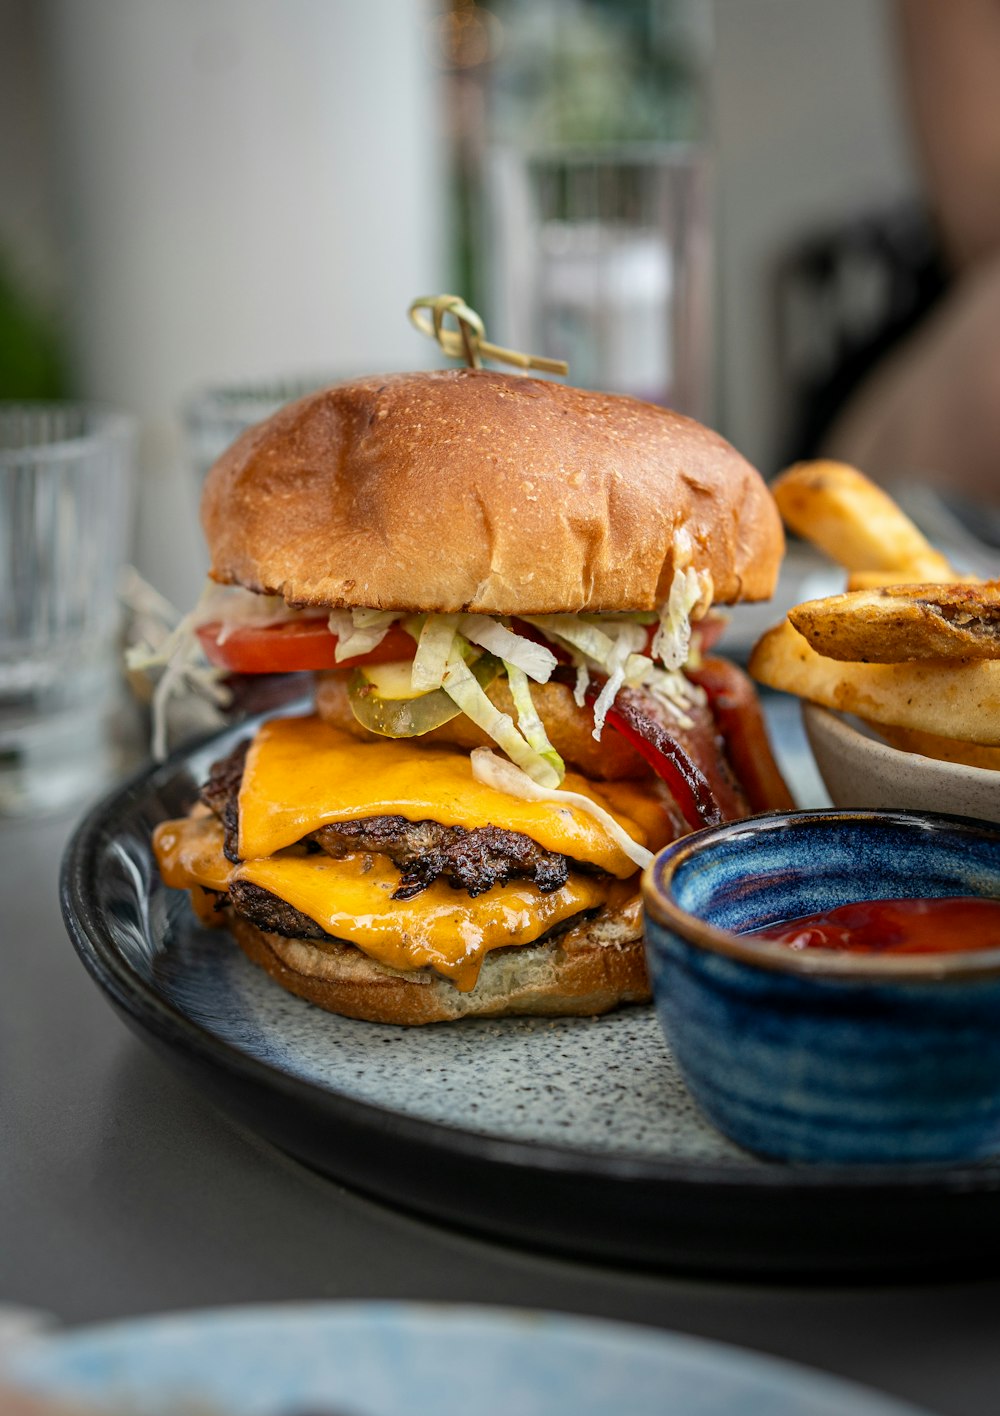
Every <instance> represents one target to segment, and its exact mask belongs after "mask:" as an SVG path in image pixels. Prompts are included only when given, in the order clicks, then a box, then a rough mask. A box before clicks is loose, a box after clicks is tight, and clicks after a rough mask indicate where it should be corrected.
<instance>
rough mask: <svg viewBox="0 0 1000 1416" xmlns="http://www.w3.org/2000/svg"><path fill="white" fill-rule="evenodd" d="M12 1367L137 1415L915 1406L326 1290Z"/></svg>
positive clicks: (523, 1320)
mask: <svg viewBox="0 0 1000 1416" xmlns="http://www.w3.org/2000/svg"><path fill="white" fill-rule="evenodd" d="M11 1376H12V1377H13V1379H14V1380H15V1381H16V1382H17V1383H18V1384H19V1385H22V1386H25V1387H27V1388H28V1389H30V1390H32V1391H36V1392H40V1393H45V1394H48V1395H53V1396H75V1397H77V1398H78V1399H80V1400H86V1401H90V1402H95V1401H98V1402H101V1403H102V1404H103V1403H107V1404H109V1405H111V1406H113V1409H114V1410H115V1411H125V1410H126V1409H127V1410H128V1411H130V1412H134V1413H135V1416H142V1413H147V1414H148V1416H153V1413H155V1416H163V1413H165V1412H166V1411H167V1410H168V1409H172V1410H176V1411H187V1412H190V1413H192V1416H193V1413H194V1412H195V1411H204V1412H209V1411H211V1412H213V1413H215V1416H227V1413H235V1412H239V1413H240V1416H292V1413H293V1412H294V1413H305V1412H307V1411H309V1412H314V1413H316V1416H319V1413H321V1412H322V1413H326V1416H336V1413H343V1414H344V1416H346V1413H348V1412H349V1413H350V1416H468V1413H469V1412H470V1411H475V1412H476V1413H477V1416H510V1413H511V1412H517V1413H519V1416H533V1413H537V1416H542V1413H544V1416H619V1413H621V1412H623V1411H628V1412H629V1413H630V1416H668V1413H671V1412H673V1413H677V1416H682V1413H683V1416H694V1413H697V1416H842V1413H843V1412H845V1411H850V1412H853V1413H855V1416H919V1413H917V1411H916V1409H915V1408H914V1407H912V1406H909V1405H906V1404H904V1403H902V1402H898V1401H893V1400H890V1399H889V1398H888V1397H884V1396H879V1395H877V1394H876V1393H875V1392H872V1391H867V1390H865V1389H864V1388H863V1387H859V1386H855V1385H854V1384H853V1383H849V1382H842V1381H838V1380H836V1379H835V1378H833V1377H828V1376H825V1375H822V1374H820V1373H819V1372H810V1371H808V1370H806V1368H804V1367H798V1366H795V1365H793V1364H792V1363H790V1362H780V1361H777V1360H776V1359H774V1358H771V1357H759V1356H757V1355H756V1354H755V1353H751V1352H742V1351H740V1349H739V1348H736V1347H727V1346H724V1345H723V1344H722V1343H717V1342H705V1341H702V1340H700V1339H698V1338H692V1337H683V1336H680V1335H679V1334H674V1333H654V1332H650V1331H648V1330H644V1329H642V1328H637V1327H627V1326H625V1324H623V1323H607V1322H595V1321H593V1320H589V1319H583V1318H564V1317H560V1316H558V1315H556V1314H552V1313H532V1312H523V1311H518V1310H514V1309H506V1310H505V1309H499V1308H470V1307H431V1306H429V1305H423V1304H421V1305H417V1304H402V1303H324V1304H308V1305H301V1306H300V1305H289V1306H281V1307H269V1308H242V1309H239V1308H236V1309H228V1310H227V1309H221V1310H219V1311H215V1312H201V1313H190V1314H184V1313H182V1314H176V1315H171V1316H169V1317H165V1318H144V1319H140V1320H139V1321H137V1322H129V1323H119V1324H115V1325H113V1326H108V1327H97V1328H84V1329H82V1330H81V1331H79V1332H70V1333H66V1334H64V1335H60V1336H56V1337H46V1338H43V1339H41V1340H40V1341H37V1342H35V1343H32V1344H31V1345H30V1346H28V1347H26V1348H24V1349H23V1350H22V1351H21V1352H20V1353H19V1354H18V1355H17V1356H16V1357H15V1359H14V1362H13V1366H12V1371H11Z"/></svg>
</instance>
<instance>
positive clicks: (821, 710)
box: [802, 701, 1000, 788]
mask: <svg viewBox="0 0 1000 1416" xmlns="http://www.w3.org/2000/svg"><path fill="white" fill-rule="evenodd" d="M802 717H803V720H804V721H805V723H806V731H807V732H808V725H809V723H810V721H812V722H814V723H818V724H819V726H820V729H821V731H826V732H828V733H829V734H830V735H831V736H832V737H833V739H834V741H835V742H836V744H837V746H838V747H840V748H841V749H842V750H843V751H845V752H850V753H853V754H855V755H864V754H867V755H868V756H871V757H877V758H880V759H881V760H882V761H883V762H886V763H889V764H893V765H896V766H898V767H899V769H900V770H901V771H905V772H920V773H923V774H924V775H925V776H927V777H931V778H933V777H939V776H947V777H950V778H951V779H952V780H953V781H955V782H958V783H962V782H966V783H968V784H969V785H972V784H973V783H975V784H977V785H978V784H990V785H993V786H996V787H998V788H1000V772H997V771H996V770H994V768H992V767H972V766H970V765H969V764H968V763H967V762H945V761H944V760H943V759H941V758H938V757H925V756H924V755H923V754H922V753H920V752H906V751H904V749H903V748H901V747H893V746H892V744H891V743H888V742H883V741H882V739H881V738H877V737H871V736H870V735H869V734H868V733H866V732H864V731H863V729H861V728H859V727H855V725H854V723H853V722H852V721H851V719H852V717H853V714H850V713H841V712H839V711H838V710H837V709H835V708H827V707H826V706H825V704H822V703H810V702H808V701H805V702H803V704H802Z"/></svg>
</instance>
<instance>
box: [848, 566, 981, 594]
mask: <svg viewBox="0 0 1000 1416" xmlns="http://www.w3.org/2000/svg"><path fill="white" fill-rule="evenodd" d="M913 583H914V581H913V576H912V575H909V574H907V572H906V571H905V570H852V571H851V573H850V575H849V576H848V577H847V589H848V590H878V589H881V587H882V586H883V585H912V584H913ZM923 583H924V584H925V585H927V584H933V585H982V583H983V578H982V576H981V575H958V574H957V573H956V572H955V571H953V570H952V571H950V572H949V573H948V574H947V575H946V574H945V571H944V569H942V570H941V571H940V573H939V574H937V575H925V576H924V577H923Z"/></svg>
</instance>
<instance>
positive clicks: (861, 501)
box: [771, 461, 956, 582]
mask: <svg viewBox="0 0 1000 1416" xmlns="http://www.w3.org/2000/svg"><path fill="white" fill-rule="evenodd" d="M771 491H772V493H773V494H774V499H775V501H776V502H777V503H778V509H779V510H780V512H781V515H782V516H783V517H784V520H785V523H786V524H787V525H788V526H789V527H790V528H791V530H792V531H794V532H795V533H796V534H797V535H799V536H803V537H804V538H805V539H806V540H807V541H811V542H812V543H813V545H814V546H817V547H818V548H819V549H820V550H821V551H824V552H825V553H826V554H827V555H828V556H830V558H831V559H832V560H835V561H836V562H837V563H838V564H839V565H842V566H843V567H844V568H845V570H851V571H888V572H891V573H893V574H895V573H897V572H898V573H899V574H900V575H901V577H902V578H903V579H907V580H911V581H914V582H917V581H924V582H926V581H940V580H946V581H949V580H955V579H956V574H955V571H954V569H953V568H952V566H950V565H949V564H948V561H947V560H946V559H945V557H944V556H943V555H941V553H940V551H936V550H935V549H934V547H933V546H932V545H931V544H930V542H929V541H928V540H927V539H926V537H925V536H924V535H923V534H922V533H921V532H920V531H919V530H918V529H917V527H916V526H915V525H914V524H913V522H912V521H911V520H910V518H909V517H908V516H906V515H905V513H904V512H903V511H901V510H900V508H899V507H898V506H897V505H896V503H895V502H894V501H893V500H892V498H891V497H890V496H888V495H887V494H886V493H885V492H884V491H882V489H881V487H877V486H876V485H875V483H874V482H870V481H869V480H868V478H867V477H865V476H864V475H863V474H862V473H860V472H859V471H857V469H856V468H854V467H849V466H848V465H847V464H846V463H844V462H828V461H816V462H797V463H796V464H795V466H794V467H790V468H789V469H788V471H787V472H783V473H782V474H781V476H780V477H778V478H777V479H776V480H775V481H774V482H772V483H771Z"/></svg>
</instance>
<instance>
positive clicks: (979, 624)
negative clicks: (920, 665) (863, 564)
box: [788, 581, 1000, 664]
mask: <svg viewBox="0 0 1000 1416" xmlns="http://www.w3.org/2000/svg"><path fill="white" fill-rule="evenodd" d="M788 618H789V620H790V621H791V622H792V624H793V625H794V626H795V628H796V629H797V630H798V631H799V633H800V634H801V635H803V636H804V637H805V638H806V639H808V641H809V643H810V644H811V645H812V647H813V648H814V649H815V650H816V652H817V653H818V654H823V655H824V656H825V657H826V658H828V659H841V660H846V661H848V662H851V663H862V664H900V663H905V662H906V661H907V660H911V659H950V660H956V659H957V660H961V659H1000V584H998V583H997V582H996V581H993V582H991V583H989V584H986V585H963V584H955V585H897V586H886V587H883V588H882V589H879V590H856V591H853V592H851V593H850V594H847V595H830V596H828V597H827V598H826V599H823V600H807V601H806V602H805V603H804V604H802V605H796V606H795V608H794V609H792V610H789V612H788Z"/></svg>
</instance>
